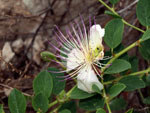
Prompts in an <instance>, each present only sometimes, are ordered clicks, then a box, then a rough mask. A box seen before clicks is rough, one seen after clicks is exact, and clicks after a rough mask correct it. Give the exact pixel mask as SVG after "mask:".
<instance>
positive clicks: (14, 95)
mask: <svg viewBox="0 0 150 113" xmlns="http://www.w3.org/2000/svg"><path fill="white" fill-rule="evenodd" d="M8 106H9V109H10V112H11V113H25V111H26V99H25V97H24V95H23V94H22V93H21V92H20V91H19V90H17V89H13V90H12V91H11V93H10V95H9V97H8Z"/></svg>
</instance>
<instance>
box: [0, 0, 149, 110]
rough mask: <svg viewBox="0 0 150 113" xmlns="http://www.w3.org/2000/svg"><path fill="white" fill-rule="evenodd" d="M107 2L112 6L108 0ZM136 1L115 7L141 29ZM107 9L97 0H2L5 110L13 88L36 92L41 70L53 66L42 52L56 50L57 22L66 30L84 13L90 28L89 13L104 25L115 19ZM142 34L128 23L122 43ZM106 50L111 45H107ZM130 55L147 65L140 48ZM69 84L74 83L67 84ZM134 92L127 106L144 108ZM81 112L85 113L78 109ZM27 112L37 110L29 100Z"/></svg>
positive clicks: (0, 87)
mask: <svg viewBox="0 0 150 113" xmlns="http://www.w3.org/2000/svg"><path fill="white" fill-rule="evenodd" d="M104 1H105V2H106V3H107V4H108V5H109V6H111V4H110V3H109V0H104ZM136 3H137V0H120V2H119V3H118V4H117V5H116V8H115V10H116V11H117V12H118V13H119V14H120V15H121V16H122V17H123V18H124V19H125V20H126V21H128V22H129V23H130V24H132V25H135V26H137V27H140V28H142V26H141V25H140V24H139V22H138V20H137V17H136ZM105 10H107V9H106V8H105V7H104V6H103V5H102V4H100V2H99V1H98V0H0V104H3V105H4V109H5V111H6V113H9V110H8V105H7V104H8V102H7V101H8V95H9V93H10V91H11V90H12V88H17V89H19V90H20V91H22V92H24V94H25V95H33V91H32V81H33V79H34V77H35V76H36V75H37V74H38V73H39V72H40V71H41V70H43V69H47V67H50V66H53V65H54V64H53V63H46V62H44V61H42V59H41V56H40V52H41V51H44V50H48V51H52V52H54V53H55V52H57V51H55V50H53V48H51V46H50V45H49V44H48V43H47V40H50V41H51V42H52V43H55V44H57V42H55V41H54V40H53V38H55V35H54V31H55V30H56V29H55V25H57V26H59V28H60V29H61V31H62V32H63V33H65V28H66V26H68V25H69V24H70V23H74V20H77V21H78V22H79V24H81V19H80V16H79V15H82V17H83V19H84V22H85V24H86V26H87V28H88V26H89V16H91V18H92V20H93V18H95V20H96V23H97V24H100V25H101V26H102V27H104V26H105V25H106V23H107V22H108V21H109V20H111V19H112V17H110V16H108V15H106V14H104V12H105ZM93 22H94V21H93ZM142 29H143V28H142ZM141 35H142V34H141V33H140V32H139V31H136V30H134V29H132V28H130V27H127V26H125V30H124V37H123V45H124V46H125V47H126V46H128V45H130V44H131V43H133V42H134V41H136V40H138V39H139V37H140V36H141ZM104 45H105V44H104ZM107 50H109V48H108V47H107V46H106V45H105V51H107ZM128 54H129V55H130V56H135V55H136V56H137V57H138V61H139V67H138V68H139V70H141V69H145V68H146V66H147V64H146V62H145V61H144V60H143V59H142V58H141V56H140V55H139V53H138V49H137V47H135V48H133V49H132V50H130V51H129V52H128ZM70 85H73V84H69V86H68V85H67V87H70ZM135 94H136V92H133V93H130V95H129V94H126V95H127V97H128V98H127V101H128V106H127V108H131V107H134V108H137V110H139V109H140V110H141V108H143V107H144V106H143V105H142V104H141V102H140V99H138V98H139V96H138V95H135ZM80 112H81V113H84V111H83V110H80V109H79V108H78V113H80ZM27 113H34V111H33V108H32V107H31V103H28V108H27ZM141 113H143V111H142V112H141Z"/></svg>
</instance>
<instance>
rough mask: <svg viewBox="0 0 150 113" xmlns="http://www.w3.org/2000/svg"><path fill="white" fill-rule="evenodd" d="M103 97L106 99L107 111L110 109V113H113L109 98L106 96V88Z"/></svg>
mask: <svg viewBox="0 0 150 113" xmlns="http://www.w3.org/2000/svg"><path fill="white" fill-rule="evenodd" d="M101 82H102V84H103V83H104V81H103V80H102V81H101ZM103 97H104V99H105V103H106V106H107V109H108V113H112V112H111V109H110V106H109V97H108V96H107V95H106V91H105V88H103Z"/></svg>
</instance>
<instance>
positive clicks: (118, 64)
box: [104, 59, 131, 74]
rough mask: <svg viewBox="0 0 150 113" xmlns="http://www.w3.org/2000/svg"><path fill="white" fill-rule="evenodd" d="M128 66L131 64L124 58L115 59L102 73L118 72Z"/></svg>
mask: <svg viewBox="0 0 150 113" xmlns="http://www.w3.org/2000/svg"><path fill="white" fill-rule="evenodd" d="M130 68H131V64H130V63H129V62H127V61H126V60H122V59H116V60H115V61H114V62H113V63H112V65H111V66H110V67H109V68H108V69H107V70H106V71H105V72H104V73H105V74H114V73H120V72H122V71H125V70H127V69H130Z"/></svg>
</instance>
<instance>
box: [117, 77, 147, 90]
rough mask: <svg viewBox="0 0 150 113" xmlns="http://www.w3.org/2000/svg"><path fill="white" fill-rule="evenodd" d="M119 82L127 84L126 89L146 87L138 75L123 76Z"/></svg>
mask: <svg viewBox="0 0 150 113" xmlns="http://www.w3.org/2000/svg"><path fill="white" fill-rule="evenodd" d="M119 82H121V83H123V84H125V85H126V88H125V91H133V90H135V89H140V88H144V87H145V83H144V81H143V80H141V79H140V78H139V77H137V76H126V77H123V78H122V79H121V80H120V81H119Z"/></svg>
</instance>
